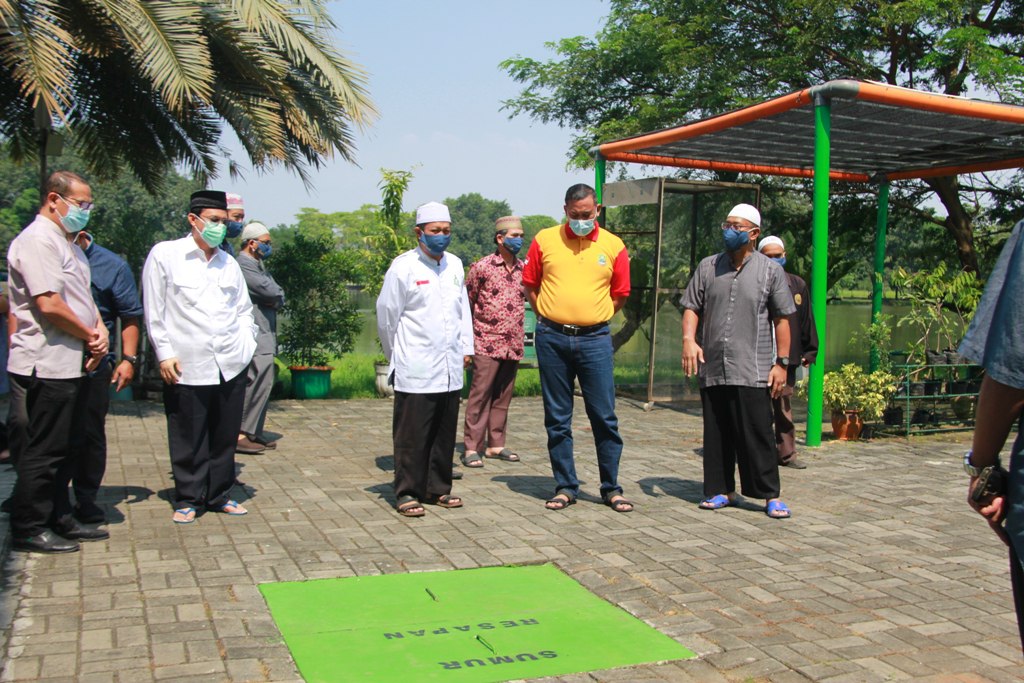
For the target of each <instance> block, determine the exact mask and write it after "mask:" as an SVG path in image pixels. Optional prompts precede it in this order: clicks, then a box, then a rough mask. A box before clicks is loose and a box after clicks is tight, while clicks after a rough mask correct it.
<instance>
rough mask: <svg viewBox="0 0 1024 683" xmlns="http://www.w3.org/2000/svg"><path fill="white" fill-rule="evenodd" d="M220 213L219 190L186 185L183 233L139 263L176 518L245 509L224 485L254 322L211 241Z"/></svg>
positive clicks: (236, 279)
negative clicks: (192, 189) (188, 191)
mask: <svg viewBox="0 0 1024 683" xmlns="http://www.w3.org/2000/svg"><path fill="white" fill-rule="evenodd" d="M226 221H227V202H226V199H225V195H224V193H223V192H217V191H213V190H200V191H199V192H194V193H193V194H192V198H191V200H190V203H189V213H188V223H189V226H190V227H191V228H192V230H191V233H190V234H189V235H187V236H185V237H182V238H181V239H177V240H170V241H167V242H160V243H158V244H157V245H156V246H154V247H153V249H152V250H151V251H150V252H149V256H148V257H147V258H146V264H145V266H144V267H143V269H142V290H143V298H142V302H143V307H144V309H145V311H146V326H147V328H148V330H149V339H150V342H151V343H152V344H153V350H154V352H155V353H156V357H157V360H158V361H159V362H160V376H161V377H162V378H163V380H164V412H165V413H166V414H167V441H168V446H169V448H170V453H171V471H172V473H173V475H174V515H173V517H172V520H173V521H174V522H175V523H177V524H190V523H192V522H193V521H195V518H196V515H197V514H198V513H199V512H201V511H203V510H207V509H208V510H213V511H216V512H223V513H225V514H228V515H244V514H246V509H245V508H244V507H242V506H241V505H240V504H239V503H238V502H237V501H235V500H233V499H232V498H231V496H230V493H231V488H232V487H233V486H234V485H235V446H236V444H237V442H238V431H239V429H240V427H241V424H242V403H243V401H244V399H245V378H246V370H247V369H248V367H249V361H251V360H252V357H253V354H254V353H255V351H256V325H255V324H254V323H253V314H252V303H251V302H250V300H249V292H248V289H247V288H246V286H245V278H243V277H242V271H241V269H240V268H239V267H238V263H237V262H236V261H235V259H233V258H230V257H229V256H228V255H227V254H226V253H225V252H224V251H222V250H221V249H219V248H218V247H220V245H221V243H222V242H223V241H224V235H225V233H226V232H227V226H226V225H225V222H226Z"/></svg>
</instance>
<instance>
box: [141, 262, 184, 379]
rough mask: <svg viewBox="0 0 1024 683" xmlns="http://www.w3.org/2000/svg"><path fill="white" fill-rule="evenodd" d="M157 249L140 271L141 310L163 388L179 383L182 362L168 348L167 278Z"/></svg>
mask: <svg viewBox="0 0 1024 683" xmlns="http://www.w3.org/2000/svg"><path fill="white" fill-rule="evenodd" d="M160 246H161V245H159V244H158V245H156V246H155V247H153V249H152V250H151V251H150V252H149V257H147V258H146V263H145V265H144V266H143V267H142V294H143V296H142V306H143V309H144V310H145V311H146V329H147V330H148V331H149V341H150V343H152V344H153V353H155V354H156V359H157V362H159V363H160V377H161V378H162V379H163V380H164V383H166V384H177V383H178V380H179V379H181V361H179V360H178V354H177V353H176V352H175V350H174V346H173V345H172V344H171V335H170V330H169V329H168V328H167V291H166V288H167V282H168V281H169V277H170V274H169V273H165V272H164V268H163V264H162V263H160V259H159V254H158V250H159V249H160Z"/></svg>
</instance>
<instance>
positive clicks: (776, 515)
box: [764, 500, 793, 519]
mask: <svg viewBox="0 0 1024 683" xmlns="http://www.w3.org/2000/svg"><path fill="white" fill-rule="evenodd" d="M764 513H765V514H766V515H768V516H769V517H771V518H772V519H789V518H790V517H792V516H793V513H792V512H790V510H789V508H788V507H787V506H786V504H785V503H783V502H782V501H781V500H773V501H771V502H770V503H768V505H767V506H766V507H765V509H764Z"/></svg>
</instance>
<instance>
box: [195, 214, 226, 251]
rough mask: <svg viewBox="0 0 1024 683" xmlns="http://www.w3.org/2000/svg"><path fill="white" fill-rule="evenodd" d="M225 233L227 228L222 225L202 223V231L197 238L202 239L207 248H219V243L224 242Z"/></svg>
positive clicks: (208, 222)
mask: <svg viewBox="0 0 1024 683" xmlns="http://www.w3.org/2000/svg"><path fill="white" fill-rule="evenodd" d="M200 220H202V219H200ZM227 231H228V228H227V226H226V225H224V224H223V223H215V222H213V221H203V230H202V232H200V233H199V236H200V237H202V238H203V241H204V242H206V244H207V246H209V247H219V246H220V243H221V242H223V241H224V235H225V233H227Z"/></svg>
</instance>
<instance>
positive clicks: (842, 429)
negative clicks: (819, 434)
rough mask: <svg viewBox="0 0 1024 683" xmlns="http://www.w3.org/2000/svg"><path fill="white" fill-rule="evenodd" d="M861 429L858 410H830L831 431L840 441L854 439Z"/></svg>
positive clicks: (861, 421) (862, 425) (862, 427)
mask: <svg viewBox="0 0 1024 683" xmlns="http://www.w3.org/2000/svg"><path fill="white" fill-rule="evenodd" d="M863 429H864V420H862V419H861V417H860V411H859V410H842V411H839V410H834V411H832V433H833V434H835V437H836V438H837V439H839V440H840V441H856V440H857V439H859V438H860V433H861V430H863Z"/></svg>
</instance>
